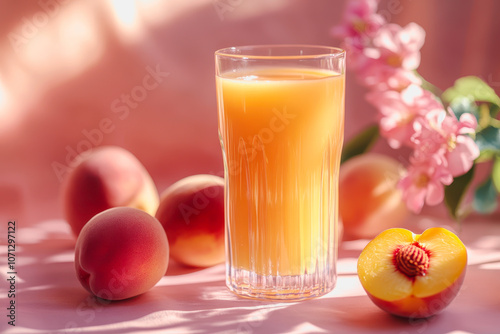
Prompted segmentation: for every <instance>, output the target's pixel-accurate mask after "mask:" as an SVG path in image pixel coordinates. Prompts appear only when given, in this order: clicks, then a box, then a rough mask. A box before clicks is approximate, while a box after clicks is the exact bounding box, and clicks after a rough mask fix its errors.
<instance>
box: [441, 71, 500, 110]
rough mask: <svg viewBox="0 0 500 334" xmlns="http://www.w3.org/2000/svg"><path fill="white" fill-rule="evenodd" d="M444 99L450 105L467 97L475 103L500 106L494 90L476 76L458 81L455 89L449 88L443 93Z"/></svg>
mask: <svg viewBox="0 0 500 334" xmlns="http://www.w3.org/2000/svg"><path fill="white" fill-rule="evenodd" d="M442 97H443V99H444V100H445V101H446V102H448V103H449V102H451V101H453V100H455V99H456V98H460V97H466V98H469V99H471V100H474V101H482V102H491V103H493V104H496V105H500V97H499V96H498V95H497V94H496V93H495V91H494V90H493V88H491V87H490V86H488V84H487V83H486V82H484V81H483V80H481V79H480V78H478V77H475V76H468V77H463V78H460V79H458V80H457V81H455V84H454V86H453V87H450V88H448V89H447V90H446V91H445V92H444V93H443V96H442Z"/></svg>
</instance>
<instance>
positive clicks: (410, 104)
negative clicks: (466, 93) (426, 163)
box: [367, 84, 443, 148]
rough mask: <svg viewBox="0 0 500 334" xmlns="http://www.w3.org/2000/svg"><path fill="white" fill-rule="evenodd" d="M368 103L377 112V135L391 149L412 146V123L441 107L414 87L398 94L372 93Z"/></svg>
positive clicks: (425, 91) (427, 94)
mask: <svg viewBox="0 0 500 334" xmlns="http://www.w3.org/2000/svg"><path fill="white" fill-rule="evenodd" d="M367 100H368V101H369V102H370V103H372V104H373V105H375V107H376V108H377V109H378V111H379V126H380V132H381V134H382V136H384V137H385V138H386V139H387V140H388V143H389V145H390V146H391V147H392V148H399V147H401V145H407V146H410V147H412V146H413V145H414V143H413V142H412V140H411V139H412V137H414V135H415V128H414V121H415V120H417V119H418V118H419V117H423V116H424V115H426V114H427V113H428V112H429V111H432V110H434V109H442V108H443V106H442V105H441V103H440V102H439V101H438V100H436V98H435V97H434V96H433V95H432V94H431V93H430V92H429V91H427V90H424V89H422V87H420V86H418V85H413V84H412V85H410V86H408V87H407V88H405V89H404V90H402V91H401V92H397V91H392V90H388V91H372V92H370V93H368V94H367Z"/></svg>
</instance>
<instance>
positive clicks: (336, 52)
mask: <svg viewBox="0 0 500 334" xmlns="http://www.w3.org/2000/svg"><path fill="white" fill-rule="evenodd" d="M271 49H273V50H281V51H284V50H289V51H291V50H295V51H296V53H293V52H290V53H289V54H286V53H285V54H279V55H269V54H268V55H265V54H259V53H256V52H255V51H258V50H261V51H263V50H268V51H269V50H271ZM305 49H309V50H315V51H316V52H309V53H302V54H300V53H298V51H299V50H302V51H304V50H305ZM345 54H346V51H345V50H344V49H341V48H339V47H333V46H326V45H315V44H256V45H242V46H232V47H227V48H222V49H219V50H217V51H215V56H216V57H228V58H237V59H264V60H265V59H269V60H271V59H319V58H326V57H335V58H342V57H345Z"/></svg>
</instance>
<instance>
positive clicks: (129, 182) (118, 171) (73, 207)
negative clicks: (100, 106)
mask: <svg viewBox="0 0 500 334" xmlns="http://www.w3.org/2000/svg"><path fill="white" fill-rule="evenodd" d="M62 197H63V207H64V214H65V218H66V220H67V221H68V223H69V225H70V226H71V229H72V231H73V233H74V234H75V235H76V236H78V234H79V233H80V230H81V229H82V227H83V226H84V225H85V224H86V223H87V222H88V221H89V219H90V218H92V217H93V216H94V215H96V214H97V213H99V212H102V211H104V210H106V209H109V208H112V207H118V206H128V207H133V208H138V209H141V210H144V211H146V212H147V213H149V214H151V215H154V213H155V211H156V209H157V207H158V203H159V194H158V190H157V189H156V186H155V184H154V182H153V180H152V179H151V176H150V175H149V173H148V172H147V170H146V169H145V168H144V166H143V165H142V164H141V163H140V161H139V160H138V159H137V158H136V157H135V156H134V155H133V154H132V153H130V152H129V151H127V150H125V149H123V148H121V147H117V146H102V147H99V148H96V149H93V150H92V151H91V152H90V153H88V154H87V155H86V156H85V157H84V158H82V159H81V160H80V161H79V163H78V164H77V165H76V166H75V168H74V169H73V170H72V171H71V172H70V173H69V174H68V177H67V178H66V180H65V182H64V184H63V189H62Z"/></svg>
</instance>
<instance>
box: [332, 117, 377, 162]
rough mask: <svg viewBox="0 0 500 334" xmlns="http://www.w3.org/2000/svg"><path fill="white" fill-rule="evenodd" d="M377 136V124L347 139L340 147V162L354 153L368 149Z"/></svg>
mask: <svg viewBox="0 0 500 334" xmlns="http://www.w3.org/2000/svg"><path fill="white" fill-rule="evenodd" d="M378 136H379V131H378V126H377V125H371V126H369V127H368V128H366V129H364V130H363V131H362V132H361V133H359V134H358V135H357V136H355V137H354V138H352V139H351V140H350V141H348V142H347V143H346V144H345V145H344V147H343V148H342V157H341V160H340V163H344V162H346V161H347V160H349V159H350V158H352V157H355V156H356V155H359V154H362V153H364V152H366V151H368V150H369V149H370V148H371V147H372V146H373V144H375V142H376V141H377V139H378Z"/></svg>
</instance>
